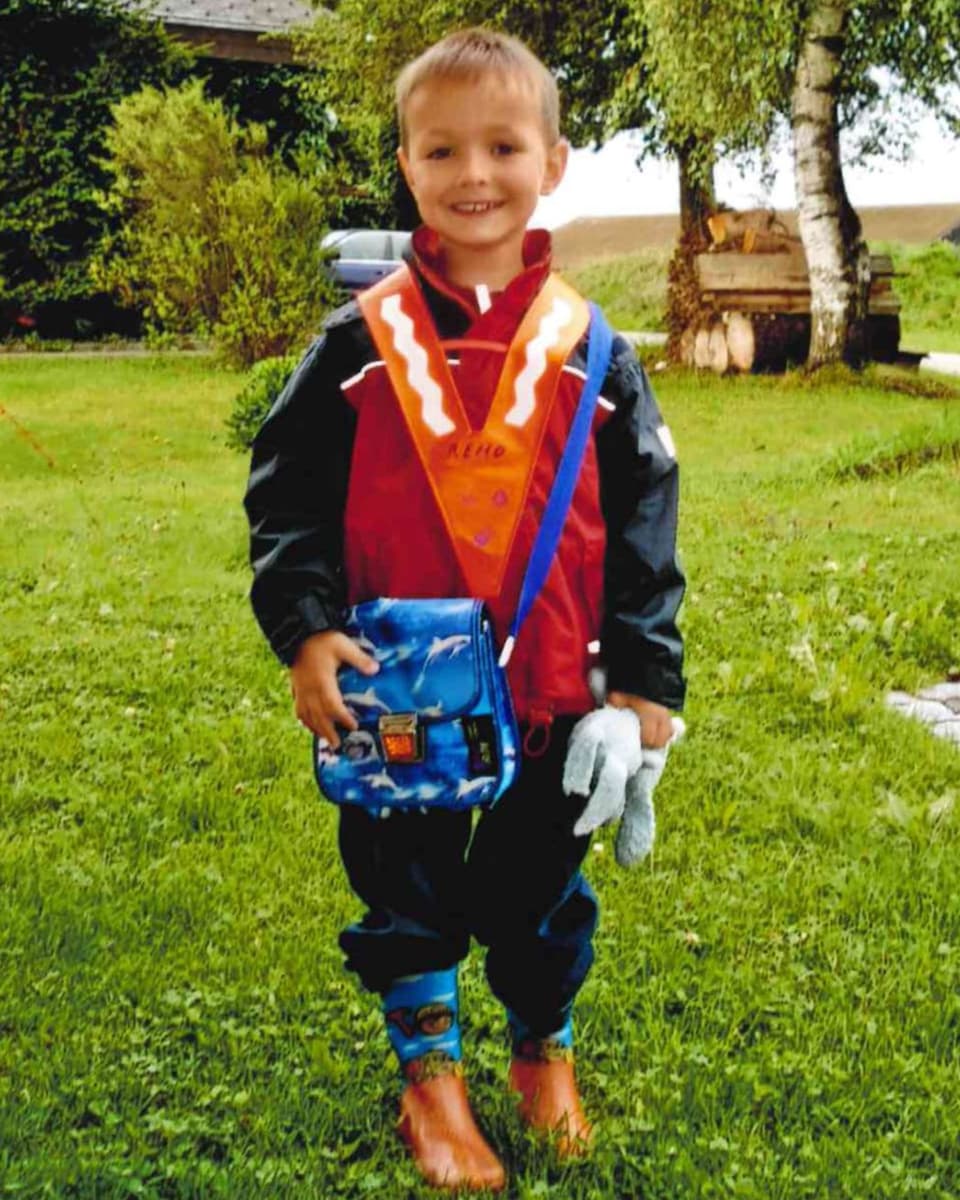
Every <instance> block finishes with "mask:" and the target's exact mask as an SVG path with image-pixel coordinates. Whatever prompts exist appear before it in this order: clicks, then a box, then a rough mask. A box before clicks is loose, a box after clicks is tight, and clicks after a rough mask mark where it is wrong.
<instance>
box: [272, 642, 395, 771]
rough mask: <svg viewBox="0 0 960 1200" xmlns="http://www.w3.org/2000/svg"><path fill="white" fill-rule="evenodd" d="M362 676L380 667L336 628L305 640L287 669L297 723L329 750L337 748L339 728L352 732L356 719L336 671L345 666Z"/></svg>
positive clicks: (374, 672)
mask: <svg viewBox="0 0 960 1200" xmlns="http://www.w3.org/2000/svg"><path fill="white" fill-rule="evenodd" d="M344 663H346V664H348V665H349V666H351V667H356V668H357V670H358V671H360V672H361V673H362V674H364V675H376V673H377V672H378V671H379V670H380V664H379V663H378V662H377V660H376V659H375V658H371V657H370V655H369V654H365V653H364V651H363V650H361V649H360V647H359V646H358V645H357V643H356V642H355V641H354V640H353V638H351V637H348V636H347V635H346V634H345V633H341V632H340V631H339V630H336V629H326V630H324V632H323V633H315V634H314V635H313V636H312V637H308V638H307V640H306V641H305V642H303V643H302V644H301V646H300V649H299V650H298V651H297V657H296V658H295V659H294V662H293V666H292V667H291V668H290V691H291V692H292V693H293V704H294V709H295V710H296V714H297V720H298V721H299V722H300V723H301V724H302V725H306V727H307V729H309V730H310V731H311V733H315V734H316V735H317V737H321V738H325V739H326V741H327V743H328V744H329V746H330V748H331V749H332V750H336V749H337V748H338V747H339V745H340V735H339V734H338V733H337V729H336V727H337V726H338V725H339V726H341V727H342V728H344V729H348V730H350V731H351V732H352V731H353V730H355V729H356V728H357V720H356V717H354V715H353V713H352V712H351V711H350V710H349V708H347V706H346V705H345V704H344V702H343V696H342V695H341V694H340V685H339V684H338V683H337V671H338V670H339V669H340V667H341V666H342V665H343V664H344Z"/></svg>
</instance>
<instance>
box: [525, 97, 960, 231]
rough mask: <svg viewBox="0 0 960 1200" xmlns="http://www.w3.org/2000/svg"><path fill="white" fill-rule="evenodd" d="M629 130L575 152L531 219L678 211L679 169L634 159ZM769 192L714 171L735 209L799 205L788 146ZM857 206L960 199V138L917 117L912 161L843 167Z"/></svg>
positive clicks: (721, 193)
mask: <svg viewBox="0 0 960 1200" xmlns="http://www.w3.org/2000/svg"><path fill="white" fill-rule="evenodd" d="M635 158H636V152H635V150H634V149H633V147H632V138H631V135H630V134H629V133H626V134H618V135H617V137H615V138H613V139H612V140H611V141H610V142H608V143H607V144H606V145H605V146H604V147H603V149H602V150H600V151H598V152H594V151H592V150H573V151H572V152H571V155H570V161H569V164H568V166H567V173H566V175H565V177H564V179H563V182H562V183H561V184H560V186H559V188H558V189H557V191H556V192H555V193H554V194H553V195H552V196H547V197H545V198H544V199H542V200H541V202H540V205H539V206H538V208H537V211H536V213H535V214H534V220H533V224H537V225H540V226H543V227H546V228H548V229H554V228H556V227H557V226H559V225H565V224H567V222H569V221H573V220H576V219H577V218H578V217H606V216H621V215H631V216H632V215H639V214H652V213H671V212H677V211H678V208H679V203H678V198H677V168H676V164H675V163H673V162H670V161H665V160H648V161H646V162H645V163H644V165H643V167H642V168H638V167H637V166H636V164H635ZM776 163H777V167H778V170H777V176H776V180H775V183H774V186H773V189H772V191H769V192H768V191H764V190H763V188H762V186H761V183H760V180H759V178H758V176H756V175H753V176H748V177H747V178H746V179H744V178H742V177H741V176H740V175H739V173H738V172H737V171H736V170H735V169H733V168H732V167H730V166H727V165H723V164H721V166H720V167H719V168H718V171H717V199H718V200H721V201H723V202H725V203H726V204H729V205H731V206H732V207H734V208H755V207H761V206H762V207H773V208H776V209H784V208H794V207H795V198H794V187H793V165H792V162H791V159H790V154H789V151H787V150H785V151H783V152H782V153H781V154H780V155H779V156H778V158H777V160H776ZM844 178H845V180H846V184H847V191H848V192H849V194H850V199H851V201H852V203H853V205H854V207H855V208H866V207H871V206H874V205H894V204H895V205H900V204H946V203H952V202H956V203H958V204H960V140H956V139H951V138H949V137H948V136H947V135H946V134H944V133H943V132H942V131H941V130H940V128H939V126H938V125H937V123H936V121H935V120H934V118H933V117H932V116H925V117H922V118H921V119H920V120H919V121H918V123H917V137H916V142H915V145H914V150H913V155H912V158H911V159H910V161H908V162H907V163H893V162H891V163H886V164H884V163H880V164H875V165H874V167H873V168H872V169H870V170H868V169H866V168H863V167H849V168H846V169H845V170H844Z"/></svg>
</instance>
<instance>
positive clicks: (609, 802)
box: [573, 756, 627, 837]
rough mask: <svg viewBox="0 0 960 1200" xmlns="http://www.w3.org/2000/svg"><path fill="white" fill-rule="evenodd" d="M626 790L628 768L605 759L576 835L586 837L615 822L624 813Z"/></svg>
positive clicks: (576, 826)
mask: <svg viewBox="0 0 960 1200" xmlns="http://www.w3.org/2000/svg"><path fill="white" fill-rule="evenodd" d="M626 788H627V769H626V767H625V766H624V765H623V763H622V762H621V761H620V760H619V759H617V758H614V757H609V756H608V757H605V758H604V761H603V765H602V766H601V768H600V774H599V776H598V777H597V782H596V786H595V787H594V789H593V791H592V792H591V794H590V799H589V800H588V801H587V806H586V808H585V809H584V810H583V812H582V813H581V814H580V817H579V819H578V821H577V823H576V825H574V827H573V832H574V835H575V836H576V837H585V836H586V835H587V834H588V833H593V831H594V830H595V829H599V828H600V826H601V825H606V824H607V822H608V821H615V820H616V819H617V817H619V816H620V814H621V813H622V812H623V802H624V797H625V795H626Z"/></svg>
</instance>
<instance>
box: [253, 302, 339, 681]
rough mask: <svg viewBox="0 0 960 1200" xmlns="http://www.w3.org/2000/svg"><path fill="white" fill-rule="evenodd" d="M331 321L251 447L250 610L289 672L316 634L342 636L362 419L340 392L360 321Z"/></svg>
mask: <svg viewBox="0 0 960 1200" xmlns="http://www.w3.org/2000/svg"><path fill="white" fill-rule="evenodd" d="M349 317H350V314H347V318H348V319H346V320H344V319H343V318H340V319H337V318H336V317H335V318H332V319H331V321H330V322H328V328H327V329H326V331H325V333H324V334H323V335H322V336H321V337H320V338H318V340H317V341H316V342H315V343H314V344H313V345H312V346H311V348H310V349H309V350H308V351H307V353H306V355H305V356H304V358H303V359H302V361H301V362H300V364H299V366H298V367H297V369H296V370H295V371H294V373H293V375H292V376H291V378H290V380H289V382H288V383H287V385H286V387H285V388H284V389H283V391H282V392H281V394H280V395H279V397H278V398H277V400H276V403H275V404H274V406H273V408H272V409H271V410H270V413H269V414H268V416H267V418H266V420H265V421H264V423H263V425H262V426H261V428H260V431H259V433H258V434H257V436H256V439H255V441H254V444H253V455H252V462H251V468H250V478H249V480H248V483H247V491H246V495H245V497H244V507H245V508H246V511H247V517H248V520H249V522H250V562H251V565H252V566H253V586H252V588H251V592H250V598H251V601H252V603H253V610H254V613H255V614H256V617H257V620H258V621H259V623H260V627H261V628H262V630H263V632H264V634H265V635H266V637H267V640H268V641H269V642H270V645H271V646H272V647H273V650H274V652H275V653H276V654H277V656H278V657H279V658H280V659H281V660H282V661H283V662H284V663H286V664H287V665H290V664H291V663H292V662H293V660H294V658H295V657H296V653H297V650H298V649H299V647H300V644H301V643H302V642H303V641H304V640H305V639H306V638H308V637H310V636H311V634H314V633H320V632H321V631H322V630H324V629H331V628H334V629H335V628H339V627H340V625H341V621H342V612H343V604H344V586H343V518H344V509H345V507H346V499H347V482H348V478H349V471H350V458H351V455H352V452H353V437H354V431H355V426H356V419H355V414H354V412H353V409H352V408H351V407H350V405H349V404H348V403H347V401H346V399H345V398H344V395H343V393H342V391H341V390H340V384H341V382H343V381H344V380H345V379H347V378H349V377H350V375H351V374H353V373H355V371H356V370H359V369H360V365H361V363H362V357H361V355H360V354H359V353H358V348H357V346H356V340H357V334H356V327H357V324H358V322H357V321H351V320H350V319H349Z"/></svg>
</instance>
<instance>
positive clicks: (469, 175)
mask: <svg viewBox="0 0 960 1200" xmlns="http://www.w3.org/2000/svg"><path fill="white" fill-rule="evenodd" d="M489 174H490V162H489V155H488V154H487V153H486V152H485V151H484V150H481V149H476V150H468V151H466V152H465V153H464V154H463V155H462V156H461V158H460V182H461V183H484V182H485V181H486V180H487V178H488V177H489Z"/></svg>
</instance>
